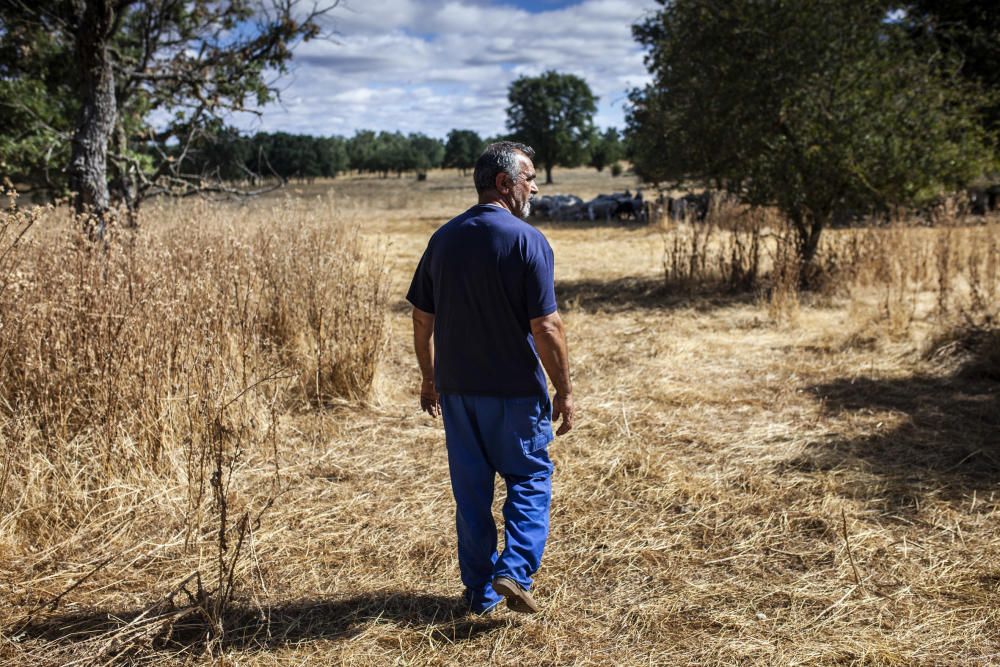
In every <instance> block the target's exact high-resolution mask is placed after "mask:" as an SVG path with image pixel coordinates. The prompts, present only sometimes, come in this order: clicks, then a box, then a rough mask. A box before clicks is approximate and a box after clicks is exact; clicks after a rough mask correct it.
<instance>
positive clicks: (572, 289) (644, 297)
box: [556, 276, 756, 312]
mask: <svg viewBox="0 0 1000 667" xmlns="http://www.w3.org/2000/svg"><path fill="white" fill-rule="evenodd" d="M556 299H557V301H558V302H559V305H560V307H561V308H563V309H565V310H576V309H584V310H600V311H605V312H623V311H627V310H637V309H638V310H670V309H678V308H693V309H695V310H699V311H708V310H714V309H716V308H724V307H726V306H733V305H739V304H746V303H753V302H754V301H755V300H756V295H755V294H754V292H752V291H749V290H742V291H740V290H732V289H729V288H728V287H726V286H723V285H714V286H713V285H705V286H699V287H691V286H688V285H678V284H672V283H669V282H667V281H666V280H664V279H663V277H662V276H626V277H624V278H615V279H613V280H592V279H583V280H561V281H558V282H557V283H556Z"/></svg>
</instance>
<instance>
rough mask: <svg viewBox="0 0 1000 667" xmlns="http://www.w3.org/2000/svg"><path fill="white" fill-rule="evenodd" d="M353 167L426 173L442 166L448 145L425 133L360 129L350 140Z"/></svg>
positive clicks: (347, 148) (386, 173) (385, 173)
mask: <svg viewBox="0 0 1000 667" xmlns="http://www.w3.org/2000/svg"><path fill="white" fill-rule="evenodd" d="M346 151H347V156H348V160H349V162H350V167H351V169H356V170H357V171H359V172H367V173H373V174H381V175H382V176H383V177H385V176H388V175H389V174H390V173H396V174H397V175H400V176H401V175H402V174H403V172H406V171H416V172H418V173H426V172H427V170H428V169H435V168H437V167H440V166H441V163H442V161H443V159H444V153H445V147H444V144H443V143H442V142H441V140H440V139H435V138H433V137H428V136H427V135H424V134H419V133H417V134H410V135H409V136H406V135H404V134H402V133H400V132H379V133H377V134H376V133H375V132H373V131H372V130H359V131H358V132H357V133H355V135H354V136H353V137H351V138H350V139H348V140H347V142H346Z"/></svg>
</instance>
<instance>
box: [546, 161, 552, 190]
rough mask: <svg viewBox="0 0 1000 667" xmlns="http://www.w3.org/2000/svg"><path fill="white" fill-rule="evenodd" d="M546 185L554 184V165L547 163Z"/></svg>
mask: <svg viewBox="0 0 1000 667" xmlns="http://www.w3.org/2000/svg"><path fill="white" fill-rule="evenodd" d="M545 185H552V165H551V164H550V163H548V162H546V163H545Z"/></svg>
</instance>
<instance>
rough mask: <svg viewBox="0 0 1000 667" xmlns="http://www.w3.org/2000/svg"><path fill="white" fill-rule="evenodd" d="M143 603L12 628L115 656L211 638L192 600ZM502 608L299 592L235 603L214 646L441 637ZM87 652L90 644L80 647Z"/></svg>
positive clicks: (202, 643)
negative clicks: (378, 634) (379, 635)
mask: <svg viewBox="0 0 1000 667" xmlns="http://www.w3.org/2000/svg"><path fill="white" fill-rule="evenodd" d="M144 611H145V610H128V611H111V610H93V611H88V612H82V613H81V612H75V613H70V614H56V615H50V616H48V617H46V618H43V619H38V620H36V621H34V622H32V623H31V624H29V625H27V626H23V627H20V628H16V629H15V630H16V633H17V634H18V635H19V636H20V641H26V640H31V639H34V640H42V641H45V642H50V643H52V644H55V645H57V646H62V647H64V648H72V646H68V645H77V646H76V648H79V649H81V650H86V649H85V647H84V645H85V644H86V645H91V644H92V645H94V646H95V647H96V646H102V647H109V646H110V647H115V652H116V653H117V655H118V657H126V656H127V655H129V654H132V655H133V656H134V655H135V652H142V651H143V650H147V651H148V650H153V651H160V652H166V653H176V654H200V653H202V652H203V651H204V650H205V649H206V648H207V647H209V642H210V641H211V640H210V639H209V637H210V636H211V635H212V634H217V633H213V631H212V627H211V624H210V623H209V622H208V621H207V620H206V617H205V616H204V614H202V613H201V611H200V609H199V608H198V607H192V608H190V609H187V610H184V609H181V610H172V611H170V612H169V613H158V614H149V613H148V612H146V613H144ZM510 618H511V617H510V616H509V614H506V613H505V612H503V611H500V612H494V614H491V615H489V616H486V617H477V616H471V615H468V614H466V613H465V606H464V604H463V603H462V601H461V600H460V599H458V598H448V597H443V596H438V595H424V594H413V593H403V592H377V593H366V594H362V595H356V596H353V597H349V598H340V599H332V600H324V599H304V600H297V601H294V602H288V603H283V604H277V605H271V606H263V607H250V606H240V605H238V604H233V605H231V606H230V608H229V610H228V611H227V613H226V614H225V617H224V618H223V619H222V624H223V632H222V638H221V641H211V648H212V649H213V650H215V651H219V650H226V651H247V652H254V651H266V650H271V649H276V648H280V647H282V646H287V645H292V644H297V643H301V642H304V641H310V640H319V639H323V640H338V639H349V638H351V637H353V636H355V635H357V634H359V633H361V632H363V631H364V630H365V629H366V628H369V627H371V626H372V625H386V624H388V625H393V626H395V627H397V628H412V629H418V630H421V631H423V632H424V633H425V634H427V635H428V636H430V637H432V638H434V639H437V640H441V641H447V642H452V643H453V642H461V641H466V640H469V639H473V638H475V637H476V636H478V635H480V634H482V633H484V632H489V631H491V630H493V629H495V628H498V627H501V626H506V625H508V621H509V619H510ZM86 652H88V653H89V652H90V651H86Z"/></svg>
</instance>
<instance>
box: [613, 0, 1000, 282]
mask: <svg viewBox="0 0 1000 667" xmlns="http://www.w3.org/2000/svg"><path fill="white" fill-rule="evenodd" d="M661 4H662V5H663V8H662V9H660V10H659V11H658V12H656V13H655V14H653V15H651V16H650V17H648V18H647V19H646V20H644V21H643V22H641V23H639V24H638V25H636V26H634V29H633V30H634V34H635V37H636V38H637V39H638V40H639V42H641V43H642V44H643V45H645V46H647V47H648V48H649V49H650V51H649V54H648V55H647V58H646V64H647V67H648V68H649V71H650V73H651V74H652V75H653V82H652V83H651V84H650V85H649V86H647V87H646V88H644V89H642V90H636V91H634V92H633V93H632V95H631V103H632V108H631V110H630V112H629V117H628V125H629V126H628V134H629V143H630V146H631V151H632V156H631V157H632V160H633V165H634V168H635V170H636V171H637V173H638V174H639V175H640V176H642V177H644V178H646V179H647V180H650V181H654V182H684V181H690V180H697V181H703V182H708V183H711V184H714V185H716V186H717V187H720V188H726V189H728V190H730V191H732V192H734V193H736V194H738V195H739V196H740V197H741V198H742V199H743V200H744V201H745V202H748V203H750V204H752V205H769V206H776V207H777V208H779V209H780V210H781V211H782V212H783V213H784V214H785V215H786V216H787V217H788V219H789V221H790V222H791V223H792V225H793V226H794V228H795V229H796V231H797V237H798V243H799V252H800V256H801V257H802V259H803V260H804V265H805V267H806V269H808V264H809V262H810V261H811V260H812V258H813V256H814V255H815V252H816V249H817V245H818V242H819V238H820V232H821V231H822V229H823V227H824V226H825V225H826V224H827V223H828V222H829V221H830V219H831V217H832V215H833V213H834V211H836V210H842V209H847V210H853V211H873V210H886V209H887V208H888V207H890V206H894V205H919V204H921V203H924V202H927V201H929V200H930V199H931V198H933V197H934V196H936V195H938V194H939V193H940V192H942V191H944V190H948V189H953V188H955V187H957V186H959V185H960V184H962V183H964V182H966V181H967V180H968V179H970V178H972V177H973V176H974V175H975V174H976V173H977V172H979V171H981V170H982V169H983V167H984V165H985V163H986V160H987V159H988V158H987V151H986V148H985V144H986V142H985V134H984V132H983V130H982V128H981V127H980V126H979V125H978V124H977V123H976V121H975V114H974V110H973V104H972V103H971V102H970V95H969V91H968V90H967V89H966V88H965V86H964V85H962V82H961V81H958V80H957V79H956V78H955V77H954V76H950V75H949V72H948V70H947V69H946V68H943V67H939V61H936V60H934V59H928V58H927V57H926V56H925V55H918V54H917V53H916V52H915V50H914V48H913V45H912V42H911V40H909V39H908V38H907V37H906V35H905V31H904V30H903V29H902V28H901V27H900V26H898V25H896V24H894V23H892V22H890V21H887V20H886V6H885V3H883V2H879V1H877V0H848V1H844V0H796V1H795V2H788V1H787V0H675V1H672V2H669V3H668V2H665V1H664V0H661ZM820 17H821V19H820ZM804 275H806V274H804Z"/></svg>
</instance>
